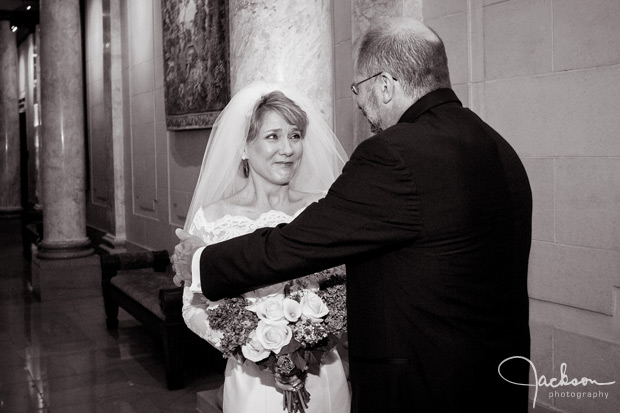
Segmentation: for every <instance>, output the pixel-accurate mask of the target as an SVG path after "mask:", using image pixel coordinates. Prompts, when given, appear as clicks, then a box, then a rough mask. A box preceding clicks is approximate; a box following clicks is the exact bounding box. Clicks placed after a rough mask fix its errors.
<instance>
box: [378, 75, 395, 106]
mask: <svg viewBox="0 0 620 413" xmlns="http://www.w3.org/2000/svg"><path fill="white" fill-rule="evenodd" d="M379 83H380V84H381V92H380V96H381V101H382V102H383V103H384V104H387V103H390V102H391V101H392V99H394V92H395V87H396V85H395V84H394V77H393V76H392V75H391V74H389V73H388V72H383V73H381V77H380V78H379Z"/></svg>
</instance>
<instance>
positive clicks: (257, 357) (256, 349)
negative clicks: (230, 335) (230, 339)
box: [241, 331, 269, 362]
mask: <svg viewBox="0 0 620 413" xmlns="http://www.w3.org/2000/svg"><path fill="white" fill-rule="evenodd" d="M248 338H249V339H250V342H249V343H247V344H245V345H243V346H242V347H241V352H242V353H243V355H244V356H245V358H246V359H248V360H252V361H254V362H257V361H261V360H263V359H265V358H267V357H268V356H269V350H267V349H265V347H263V345H262V344H261V342H260V341H259V340H258V338H257V337H256V331H252V332H251V333H250V335H249V336H248Z"/></svg>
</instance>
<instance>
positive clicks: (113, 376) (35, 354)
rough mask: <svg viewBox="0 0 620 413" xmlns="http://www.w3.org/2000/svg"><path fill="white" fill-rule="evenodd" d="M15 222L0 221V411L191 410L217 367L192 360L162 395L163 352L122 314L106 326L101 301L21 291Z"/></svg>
mask: <svg viewBox="0 0 620 413" xmlns="http://www.w3.org/2000/svg"><path fill="white" fill-rule="evenodd" d="M28 270H29V268H28V263H26V262H24V259H23V257H22V251H21V240H20V223H19V220H0V412H10V413H21V412H62V413H65V412H80V413H83V412H98V413H100V412H127V413H132V412H195V411H196V392H197V391H201V390H206V389H213V388H217V387H218V386H219V385H220V384H221V383H222V381H223V376H222V371H223V369H222V366H223V364H222V363H219V360H213V358H212V357H211V356H212V355H209V356H203V355H194V356H195V360H193V361H192V363H191V365H190V366H188V369H187V370H188V371H187V376H186V387H185V388H184V389H182V390H176V391H168V390H167V389H166V385H165V380H164V366H163V355H162V352H161V346H160V344H159V342H158V340H157V339H156V338H155V337H152V336H151V335H150V334H149V333H148V331H147V330H146V329H144V328H143V327H142V326H141V325H140V323H138V322H137V321H135V320H134V319H133V318H132V317H131V316H130V315H128V314H127V313H125V312H124V311H123V310H120V312H119V321H120V324H119V329H118V331H117V332H108V331H107V330H106V327H105V316H104V311H103V301H102V299H101V297H96V298H79V299H73V300H63V301H53V302H44V303H41V302H38V301H36V300H33V299H32V298H31V297H30V295H29V293H28V292H27V291H26V289H25V288H24V279H25V277H24V274H27V271H28Z"/></svg>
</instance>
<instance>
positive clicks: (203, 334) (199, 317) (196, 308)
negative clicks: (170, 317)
mask: <svg viewBox="0 0 620 413" xmlns="http://www.w3.org/2000/svg"><path fill="white" fill-rule="evenodd" d="M209 305H211V302H210V301H209V300H207V299H206V298H205V296H204V295H202V294H195V293H193V292H191V291H190V289H189V288H188V287H185V288H184V289H183V310H182V313H183V320H185V324H187V327H189V329H190V330H192V331H193V332H194V333H196V334H197V335H198V336H199V337H200V338H202V339H203V340H206V341H208V342H209V344H211V345H212V346H213V347H215V348H217V349H218V350H219V348H220V347H219V344H220V339H221V335H220V333H219V332H217V331H214V330H212V329H211V327H210V326H209V318H208V316H207V315H208V313H207V308H209Z"/></svg>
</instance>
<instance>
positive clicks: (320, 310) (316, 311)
mask: <svg viewBox="0 0 620 413" xmlns="http://www.w3.org/2000/svg"><path fill="white" fill-rule="evenodd" d="M301 312H302V314H303V317H304V318H306V319H309V320H310V321H312V322H313V323H318V322H320V321H323V317H325V316H326V315H327V313H328V312H329V308H327V305H325V303H324V302H323V300H322V299H321V297H319V296H318V295H316V294H315V293H313V292H308V293H306V294H305V295H304V296H303V297H302V298H301Z"/></svg>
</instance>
